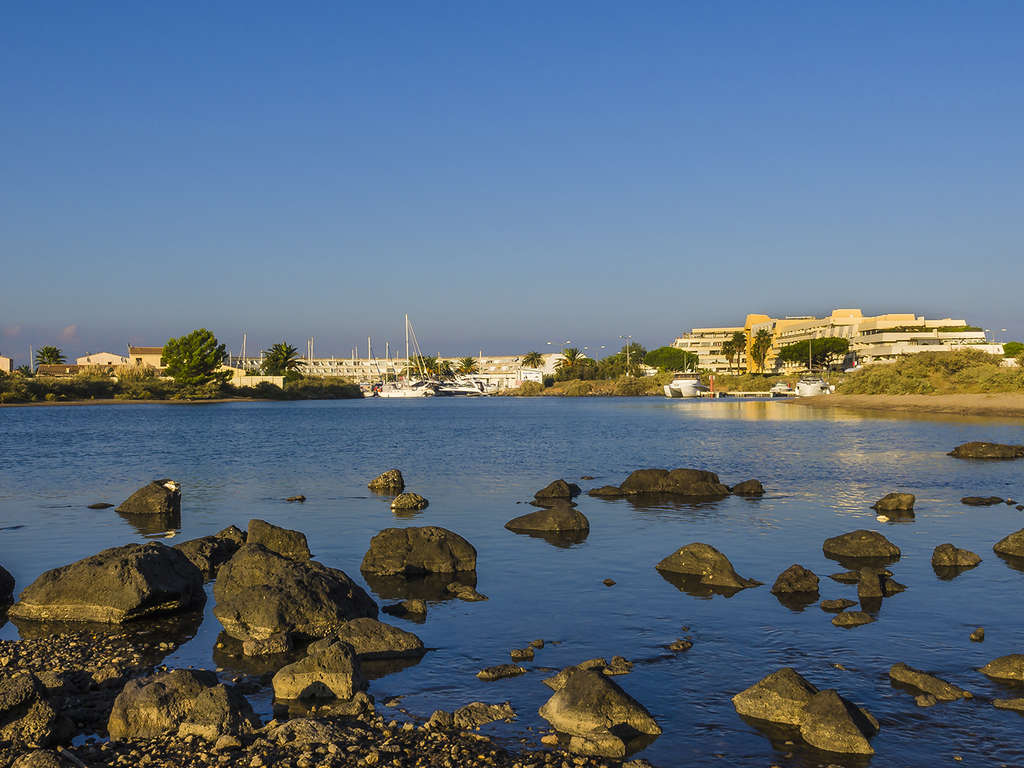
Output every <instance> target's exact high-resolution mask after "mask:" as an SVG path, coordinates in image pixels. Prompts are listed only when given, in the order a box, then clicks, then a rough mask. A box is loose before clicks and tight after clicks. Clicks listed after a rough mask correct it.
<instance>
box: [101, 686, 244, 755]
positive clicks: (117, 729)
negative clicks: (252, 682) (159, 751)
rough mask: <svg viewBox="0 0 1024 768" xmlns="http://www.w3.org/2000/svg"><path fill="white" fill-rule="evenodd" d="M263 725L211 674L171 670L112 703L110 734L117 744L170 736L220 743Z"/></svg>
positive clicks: (241, 698) (130, 688)
mask: <svg viewBox="0 0 1024 768" xmlns="http://www.w3.org/2000/svg"><path fill="white" fill-rule="evenodd" d="M259 726H260V723H259V720H258V719H257V718H256V715H255V714H254V713H253V711H252V707H251V706H249V702H248V701H246V699H245V697H244V696H243V695H242V694H241V693H239V692H238V690H237V689H236V688H234V687H229V686H226V685H223V684H220V683H218V682H217V675H216V674H214V673H213V672H207V671H200V670H191V669H173V670H169V671H167V672H160V673H157V674H155V675H151V676H150V677H144V678H139V679H135V680H130V681H129V682H128V684H127V685H125V687H124V690H122V691H121V693H119V694H118V696H117V698H116V699H115V700H114V707H113V710H112V711H111V713H110V720H109V721H108V722H107V731H108V732H109V733H110V738H111V739H113V740H115V741H119V740H122V739H151V738H156V737H159V736H166V735H177V736H199V737H200V738H203V739H206V740H208V741H216V739H217V738H218V737H219V736H221V735H225V734H227V735H232V736H238V735H240V734H246V733H251V732H252V731H253V730H254V729H256V728H258V727H259Z"/></svg>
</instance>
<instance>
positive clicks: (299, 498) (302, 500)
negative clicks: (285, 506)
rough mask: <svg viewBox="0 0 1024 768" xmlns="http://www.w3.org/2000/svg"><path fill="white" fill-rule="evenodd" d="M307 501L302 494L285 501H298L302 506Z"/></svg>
mask: <svg viewBox="0 0 1024 768" xmlns="http://www.w3.org/2000/svg"><path fill="white" fill-rule="evenodd" d="M305 500H306V497H305V496H303V495H302V494H301V493H300V494H299V495H298V496H289V497H288V498H287V499H285V501H287V502H293V501H297V502H299V503H300V504H301V503H302V502H304V501H305Z"/></svg>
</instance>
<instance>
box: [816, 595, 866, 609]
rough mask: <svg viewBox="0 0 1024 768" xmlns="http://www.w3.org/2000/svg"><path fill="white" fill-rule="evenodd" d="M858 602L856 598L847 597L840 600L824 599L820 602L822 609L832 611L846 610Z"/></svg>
mask: <svg viewBox="0 0 1024 768" xmlns="http://www.w3.org/2000/svg"><path fill="white" fill-rule="evenodd" d="M856 604H857V601H856V600H848V599H846V598H845V597H842V598H839V599H838V600H822V601H821V603H820V605H821V610H823V611H829V612H830V613H839V612H841V611H845V610H846V609H847V608H852V607H853V606H855V605H856Z"/></svg>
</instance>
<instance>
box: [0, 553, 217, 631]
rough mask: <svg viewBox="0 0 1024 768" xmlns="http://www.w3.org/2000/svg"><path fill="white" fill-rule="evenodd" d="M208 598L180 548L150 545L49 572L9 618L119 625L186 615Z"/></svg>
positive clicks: (25, 592) (199, 576)
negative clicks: (188, 609)
mask: <svg viewBox="0 0 1024 768" xmlns="http://www.w3.org/2000/svg"><path fill="white" fill-rule="evenodd" d="M205 599H206V596H205V594H204V593H203V575H202V574H201V573H200V572H199V569H198V568H196V567H195V566H194V565H193V564H192V563H191V562H189V560H188V558H187V557H185V555H183V554H182V553H181V552H179V551H177V550H176V549H171V548H170V547H165V546H164V545H163V544H161V543H159V542H156V541H152V542H149V543H147V544H126V545H125V546H123V547H113V548H111V549H105V550H103V551H102V552H100V553H98V554H95V555H93V556H91V557H87V558H85V559H83V560H79V561H77V562H75V563H71V564H70V565H65V566H62V567H60V568H54V569H52V570H49V571H46V572H45V573H43V574H42V575H41V576H39V578H37V579H36V580H35V581H34V582H32V583H31V584H30V585H29V586H28V587H26V588H25V589H24V590H23V591H22V593H21V599H20V600H19V601H18V602H17V603H15V604H14V606H13V607H12V608H11V610H10V615H11V616H13V617H15V618H20V619H32V620H35V621H90V622H98V623H104V624H120V623H123V622H126V621H131V620H132V619H138V618H142V617H144V616H155V615H158V614H162V613H174V612H177V611H183V610H185V609H187V608H191V607H193V606H198V605H201V604H202V603H203V601H204V600H205Z"/></svg>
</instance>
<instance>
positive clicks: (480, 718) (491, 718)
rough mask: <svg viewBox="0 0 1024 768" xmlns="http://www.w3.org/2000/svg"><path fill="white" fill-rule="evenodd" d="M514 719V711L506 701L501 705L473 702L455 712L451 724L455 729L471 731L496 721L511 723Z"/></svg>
mask: <svg viewBox="0 0 1024 768" xmlns="http://www.w3.org/2000/svg"><path fill="white" fill-rule="evenodd" d="M515 719H516V711H515V710H514V709H512V705H511V704H509V703H508V702H507V701H506V702H504V703H503V704H484V703H483V702H482V701H474V702H472V703H470V704H467V705H466V706H464V707H459V708H458V709H456V710H455V712H454V713H453V715H452V724H453V725H454V726H455V727H456V728H461V729H463V730H472V729H473V728H479V727H480V726H481V725H487V724H488V723H493V722H495V721H496V720H505V721H506V722H511V721H512V720H515Z"/></svg>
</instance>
